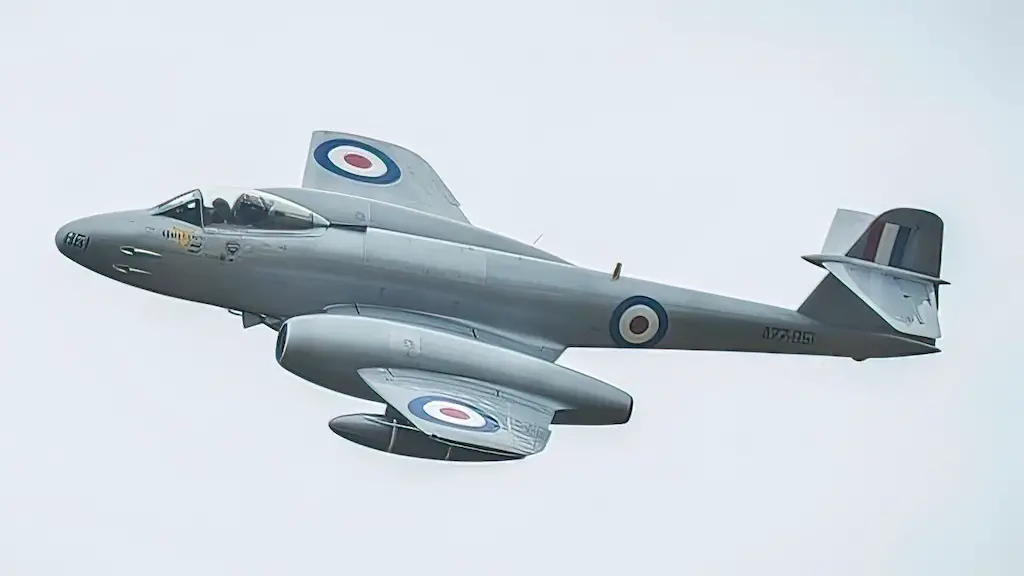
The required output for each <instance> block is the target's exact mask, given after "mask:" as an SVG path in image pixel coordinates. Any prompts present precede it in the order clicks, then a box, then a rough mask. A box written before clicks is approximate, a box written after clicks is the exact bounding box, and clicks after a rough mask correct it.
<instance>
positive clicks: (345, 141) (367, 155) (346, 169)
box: [313, 138, 402, 184]
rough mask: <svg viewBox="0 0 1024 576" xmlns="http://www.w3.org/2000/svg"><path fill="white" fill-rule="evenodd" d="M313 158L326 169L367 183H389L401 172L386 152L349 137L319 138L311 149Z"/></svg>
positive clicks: (395, 180) (398, 176) (396, 179)
mask: <svg viewBox="0 0 1024 576" xmlns="http://www.w3.org/2000/svg"><path fill="white" fill-rule="evenodd" d="M313 159H314V160H316V163H317V164H319V165H320V166H322V167H323V168H324V169H325V170H327V171H329V172H332V173H334V174H337V175H338V176H341V177H343V178H349V179H351V180H356V181H357V182H365V183H367V184H393V183H395V182H397V181H398V179H399V178H401V176H402V171H401V169H399V167H398V164H396V163H395V161H394V160H392V159H391V158H390V157H389V156H388V155H387V154H385V153H384V152H382V151H380V150H378V149H377V148H374V147H373V146H370V145H369V144H367V143H365V142H360V141H358V140H352V139H350V138H335V139H333V140H327V141H326V142H323V143H322V144H320V145H319V146H317V147H316V150H314V151H313Z"/></svg>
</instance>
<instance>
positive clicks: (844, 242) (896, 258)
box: [798, 208, 948, 345]
mask: <svg viewBox="0 0 1024 576" xmlns="http://www.w3.org/2000/svg"><path fill="white" fill-rule="evenodd" d="M942 233H943V223H942V219H941V218H939V217H938V216H936V215H935V214H932V213H931V212H926V211H924V210H917V209H913V208H896V209H893V210H889V211H888V212H885V213H883V214H882V215H880V216H878V217H874V216H872V215H870V214H864V213H862V212H854V211H852V210H838V211H836V215H835V217H834V218H833V220H832V226H831V228H830V229H829V232H828V235H827V237H826V239H825V245H824V246H823V248H822V253H821V254H815V255H813V256H804V259H805V260H807V261H808V262H811V263H813V264H815V265H818V266H821V267H822V268H824V269H826V270H828V272H829V275H828V276H827V277H825V279H824V280H822V281H821V283H820V284H818V286H817V288H815V289H814V291H813V292H811V294H810V296H808V297H807V299H806V300H804V302H803V304H801V305H800V308H798V311H799V312H800V313H801V314H803V315H805V316H807V317H809V318H813V319H815V320H818V321H819V322H824V323H827V324H831V325H835V326H842V327H845V328H850V329H855V330H864V331H869V332H896V333H899V334H900V335H902V336H905V337H910V338H913V339H915V340H919V341H922V342H926V343H928V344H931V345H934V344H935V341H936V340H937V339H938V338H940V337H941V336H942V332H941V330H940V328H939V317H938V311H939V294H938V290H939V286H940V285H942V284H948V282H945V281H944V280H941V279H940V277H939V273H940V271H941V268H942Z"/></svg>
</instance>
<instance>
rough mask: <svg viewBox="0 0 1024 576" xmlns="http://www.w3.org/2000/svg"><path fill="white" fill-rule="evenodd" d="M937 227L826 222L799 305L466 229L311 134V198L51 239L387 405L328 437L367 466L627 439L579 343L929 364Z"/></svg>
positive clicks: (75, 257)
mask: <svg viewBox="0 0 1024 576" xmlns="http://www.w3.org/2000/svg"><path fill="white" fill-rule="evenodd" d="M942 235H943V222H942V220H941V219H940V218H939V217H938V216H936V215H935V214H933V213H930V212H926V211H923V210H919V209H914V208H895V209H892V210H889V211H887V212H884V213H883V214H881V215H878V216H874V215H870V214H865V213H861V212H855V211H851V210H838V211H837V212H836V213H835V216H834V218H833V221H832V225H831V228H830V229H829V231H828V234H827V237H826V239H825V242H824V246H823V248H822V249H821V251H820V253H817V254H813V255H809V256H804V259H805V260H807V261H808V262H810V263H812V264H815V265H817V266H819V267H821V268H823V269H824V270H825V271H826V272H827V274H826V276H825V277H824V278H823V279H822V280H821V281H820V283H819V284H818V285H817V287H816V288H814V289H813V291H811V293H810V295H809V296H808V297H807V298H806V300H805V301H804V302H803V303H802V304H801V305H800V306H799V307H798V308H797V309H795V310H791V309H787V308H782V307H776V306H771V305H767V304H762V303H757V302H751V301H746V300H741V299H736V298H730V297H726V296H722V295H716V294H711V293H707V292H700V291H696V290H692V289H686V288H681V287H675V286H669V285H665V284H660V283H657V282H651V281H647V280H642V279H638V278H630V277H628V276H626V275H623V274H622V272H621V264H617V265H616V266H615V267H614V269H613V270H610V271H597V270H591V269H587V268H583V267H580V266H576V265H573V264H572V263H570V262H567V261H565V260H563V259H562V258H559V257H558V256H556V255H554V254H550V253H548V252H546V251H544V250H542V249H540V248H538V247H536V246H534V245H531V244H527V243H524V242H520V241H517V240H514V239H512V238H509V237H506V236H503V235H501V234H498V233H495V232H491V231H488V230H485V229H483V228H480V227H477V226H474V225H473V224H472V223H470V221H469V219H467V218H466V216H465V214H464V213H463V211H462V210H461V208H460V205H459V202H458V201H457V200H456V198H455V196H454V195H453V194H452V193H451V191H450V190H449V189H448V188H447V186H446V185H445V184H444V183H443V182H442V180H441V179H440V177H439V176H438V175H437V173H436V172H435V171H434V169H433V168H431V166H430V165H429V164H428V163H427V162H426V161H425V160H424V159H423V158H421V157H420V156H419V155H417V154H415V153H414V152H412V151H410V150H408V149H406V148H403V147H401V146H398V145H395V144H392V143H389V142H384V141H381V140H377V139H372V138H367V137H362V136H357V135H354V134H346V133H341V132H332V131H316V132H313V135H312V139H311V141H310V146H309V149H308V152H307V157H306V165H305V170H304V173H303V178H302V183H301V187H278V188H269V187H268V188H260V189H236V188H203V189H195V190H189V191H187V192H185V193H183V194H180V195H178V196H175V197H174V198H171V199H170V200H167V201H166V202H162V203H160V204H158V205H156V206H153V207H152V208H147V209H137V210H129V211H123V212H116V213H108V214H99V215H94V216H89V217H86V218H82V219H79V220H75V221H73V222H70V223H68V224H66V225H65V226H63V227H61V228H60V230H59V231H58V232H57V235H56V238H55V241H56V245H57V248H58V249H59V250H60V252H61V253H62V254H63V255H64V256H66V257H67V258H69V259H70V260H72V261H73V262H75V263H77V264H79V265H81V266H84V267H85V268H87V269H89V270H91V271H93V272H95V273H97V274H100V275H102V276H106V277H108V278H112V279H114V280H116V281H119V282H123V283H125V284H128V285H131V286H134V287H137V288H141V289H144V290H149V291H152V292H156V293H160V294H164V295H167V296H170V297H174V298H179V299H184V300H188V301H192V302H197V303H203V304H208V305H211V306H216V307H220V308H225V309H227V310H229V311H231V312H232V313H234V314H236V315H239V316H241V321H242V325H243V326H244V327H245V328H249V327H252V326H257V325H264V326H267V327H269V328H271V329H273V330H275V331H277V340H276V346H275V348H276V349H275V354H276V360H277V362H278V363H279V364H280V365H281V366H282V367H283V368H284V369H285V370H287V371H289V372H291V373H293V374H295V375H298V376H299V377H301V378H303V379H305V380H307V381H309V382H312V383H314V384H317V385H319V386H323V387H325V388H328V389H330V390H333V391H336V392H339V393H341V394H346V395H349V396H352V397H355V398H360V399H364V400H369V401H372V402H376V403H380V404H383V408H382V410H381V413H376V414H349V415H343V416H339V417H337V418H335V419H333V420H331V421H330V423H329V427H330V429H331V430H333V431H334V432H335V433H336V434H338V435H339V436H341V437H343V438H346V439H348V440H351V441H353V442H356V443H358V444H361V445H364V446H368V447H371V448H374V449H377V450H381V451H385V452H389V453H393V454H400V455H405V456H412V457H419V458H428V459H436V460H448V461H503V460H517V459H522V458H525V457H528V456H531V455H535V454H537V453H539V452H541V451H542V450H544V448H545V447H546V445H547V443H548V439H549V436H550V433H551V426H553V425H563V426H605V425H615V424H624V423H626V422H628V421H629V419H630V415H631V414H632V411H633V398H632V397H631V396H630V395H629V394H628V393H626V392H625V391H623V390H621V389H619V388H617V387H615V386H613V385H611V384H609V383H606V382H603V381H601V380H598V379H596V378H593V377H591V376H588V375H586V374H582V373H580V372H577V371H574V370H571V369H569V368H567V367H564V366H561V365H559V364H558V363H557V360H558V359H559V357H560V355H561V354H562V353H563V351H565V350H566V349H567V348H570V347H585V348H646V349H651V348H656V349H670V350H715V351H733V352H755V353H772V354H803V355H818V356H835V357H847V358H852V359H855V360H865V359H868V358H893V357H904V356H915V355H921V354H930V353H935V352H938V351H939V349H938V348H937V347H936V346H935V344H936V340H937V339H938V338H939V337H940V330H939V322H938V287H939V286H940V285H942V284H946V282H944V281H943V280H941V279H940V278H939V271H940V267H941V258H942Z"/></svg>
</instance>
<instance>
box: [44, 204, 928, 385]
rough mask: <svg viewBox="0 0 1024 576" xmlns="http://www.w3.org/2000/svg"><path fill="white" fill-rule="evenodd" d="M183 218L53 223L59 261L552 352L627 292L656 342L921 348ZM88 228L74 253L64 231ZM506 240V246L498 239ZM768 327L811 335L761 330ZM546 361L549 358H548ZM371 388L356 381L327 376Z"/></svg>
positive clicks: (523, 260) (659, 295) (632, 288)
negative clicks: (646, 312) (188, 231)
mask: <svg viewBox="0 0 1024 576" xmlns="http://www.w3.org/2000/svg"><path fill="white" fill-rule="evenodd" d="M181 228H188V227H187V226H182V225H181V223H180V222H176V221H175V220H173V219H171V218H167V217H163V216H154V215H152V214H150V213H148V212H146V211H132V212H121V213H114V214H104V215H98V216H93V217H89V218H85V219H82V220H78V221H75V222H72V223H69V224H68V225H67V226H65V227H64V228H62V229H61V230H60V231H59V232H58V234H57V237H56V241H57V245H58V247H59V248H60V249H61V251H62V252H63V253H64V254H65V255H67V256H68V257H69V258H72V259H74V260H75V261H76V262H78V263H80V264H81V265H83V266H85V267H87V268H89V269H91V270H93V271H95V272H97V273H99V274H102V275H104V276H107V277H109V278H112V279H114V280H117V281H119V282H123V283H125V284H129V285H132V286H135V287H138V288H142V289H145V290H149V291H153V292H157V293H160V294H164V295H167V296H171V297H174V298H180V299H184V300H189V301H193V302H199V303H204V304H209V305H211V306H216V307H220V308H227V309H232V310H238V311H247V312H251V313H255V314H262V315H267V316H271V317H275V318H280V319H287V318H292V317H296V316H302V315H305V314H316V313H321V312H323V311H324V310H325V309H327V308H330V307H332V306H339V305H346V304H358V305H360V306H367V307H382V308H384V309H388V310H402V311H413V312H420V313H426V314H430V315H437V316H440V317H445V318H450V319H457V320H460V321H464V322H468V323H472V324H478V325H481V326H485V327H488V328H489V329H492V330H494V331H496V332H501V333H507V334H509V335H511V336H512V337H514V338H515V339H517V340H519V341H528V342H532V343H535V344H536V346H538V347H544V346H545V344H546V343H550V348H551V349H552V350H555V351H556V352H555V354H554V357H555V358H556V357H557V354H558V353H560V352H561V351H562V350H564V349H565V348H567V347H609V348H612V347H617V346H616V342H615V341H614V340H613V338H612V332H613V331H614V326H610V325H609V322H610V318H611V317H612V312H613V310H614V308H615V307H616V305H618V304H619V303H620V302H621V301H623V299H624V298H627V297H630V296H634V295H643V296H647V297H650V298H654V299H656V300H658V301H659V302H661V304H662V305H663V306H664V308H665V310H666V312H667V313H668V317H669V320H670V326H671V328H670V329H669V330H668V332H667V333H666V334H665V336H664V338H663V339H661V341H660V342H659V343H658V344H657V346H656V348H661V349H675V350H726V351H741V352H763V353H785V354H811V355H832V356H847V357H855V358H857V357H859V358H870V357H880V356H904V355H915V354H922V353H928V352H931V351H933V350H932V349H931V347H928V346H926V345H923V344H921V343H919V342H916V341H914V340H910V339H906V338H900V337H898V336H893V335H889V334H874V335H871V334H865V333H863V332H856V331H852V330H846V329H844V328H841V327H835V326H829V325H824V324H821V323H819V322H816V321H814V320H811V319H809V318H807V317H805V316H803V315H801V314H799V313H797V312H795V311H792V310H788V309H785V308H780V307H775V306H769V305H765V304H760V303H756V302H749V301H745V300H739V299H735V298H729V297H725V296H719V295H715V294H709V293H705V292H699V291H694V290H689V289H685V288H679V287H673V286H668V285H664V284H659V283H656V282H650V281H645V280H640V279H636V278H629V277H626V276H622V277H619V278H613V277H612V274H611V273H610V272H598V271H595V270H589V269H586V268H581V267H577V266H573V265H571V264H567V263H564V262H560V261H556V259H554V258H551V259H547V260H545V259H541V258H538V257H534V256H526V255H522V254H515V253H511V252H506V251H501V250H494V249H488V248H482V247H479V246H472V245H467V244H462V243H458V242H451V241H445V240H439V239H436V238H429V237H424V236H419V235H414V234H408V233H403V232H400V231H395V230H385V229H378V228H373V227H368V228H360V227H349V226H332V227H328V228H319V229H315V230H312V231H302V232H259V231H255V232H254V231H248V232H230V233H229V232H224V231H217V230H211V229H207V230H203V229H198V230H194V231H193V234H192V235H193V236H194V238H192V239H191V242H185V241H182V239H181V238H175V237H174V236H173V234H171V235H168V231H169V230H174V229H181ZM69 232H72V233H81V234H83V235H86V236H88V237H89V245H88V247H87V249H85V250H75V249H73V248H70V247H68V246H67V243H66V241H65V239H66V237H67V235H68V233H69ZM509 242H514V241H511V240H509ZM778 331H788V332H790V333H797V334H804V335H809V337H807V336H805V337H804V338H803V339H802V340H800V339H799V338H797V339H794V338H789V339H779V338H774V337H770V336H771V335H772V334H778V333H779V332H778ZM552 359H554V358H552ZM320 384H321V385H327V386H328V387H329V388H332V389H335V390H338V391H339V392H344V393H347V394H351V395H353V396H357V397H364V398H372V397H374V395H373V394H372V393H366V392H365V391H363V390H362V389H361V388H362V387H363V386H362V384H361V382H359V381H356V380H354V381H353V382H351V383H333V384H324V383H320Z"/></svg>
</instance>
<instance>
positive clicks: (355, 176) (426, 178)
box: [302, 130, 470, 224]
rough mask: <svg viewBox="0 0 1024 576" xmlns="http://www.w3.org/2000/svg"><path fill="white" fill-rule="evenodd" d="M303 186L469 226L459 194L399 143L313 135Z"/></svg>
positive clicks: (335, 134) (340, 134)
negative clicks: (409, 209) (456, 195)
mask: <svg viewBox="0 0 1024 576" xmlns="http://www.w3.org/2000/svg"><path fill="white" fill-rule="evenodd" d="M302 187H303V188H312V189H316V190H323V191H326V192H338V193H341V194H350V195H352V196H361V197H363V198H370V199H373V200H380V201H382V202H388V203H390V204H396V205H398V206H403V207H406V208H412V209H414V210H419V211H421V212H427V213H430V214H434V215H436V216H441V217H444V218H448V219H451V220H455V221H458V222H463V223H465V224H469V223H470V222H469V219H468V218H466V215H465V214H463V212H462V209H461V208H460V207H459V201H458V200H456V198H455V195H454V194H452V192H451V190H449V189H448V186H446V185H445V183H444V181H442V180H441V177H440V176H438V174H437V172H435V171H434V169H433V168H432V167H431V166H430V164H428V163H427V161H426V160H424V159H423V158H421V157H420V156H419V155H417V154H416V153H415V152H412V151H411V150H408V149H406V148H403V147H401V146H398V145H397V144H391V143H390V142H384V141H383V140H376V139H373V138H367V137H365V136H358V135H355V134H347V133H344V132H331V131H327V130H319V131H316V132H313V136H312V139H311V140H310V144H309V152H308V153H307V154H306V168H305V171H304V172H303V175H302Z"/></svg>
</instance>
